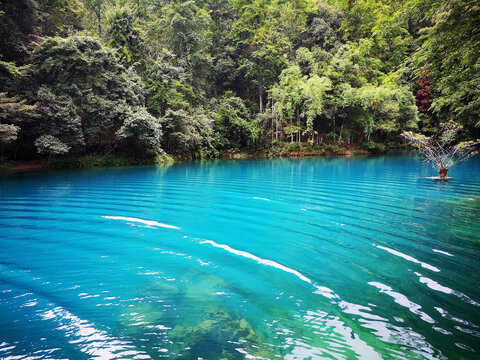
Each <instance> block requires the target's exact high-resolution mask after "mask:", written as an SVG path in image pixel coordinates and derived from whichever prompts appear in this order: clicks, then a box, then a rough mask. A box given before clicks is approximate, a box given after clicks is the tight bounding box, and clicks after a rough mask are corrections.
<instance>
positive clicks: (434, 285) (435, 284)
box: [415, 272, 480, 306]
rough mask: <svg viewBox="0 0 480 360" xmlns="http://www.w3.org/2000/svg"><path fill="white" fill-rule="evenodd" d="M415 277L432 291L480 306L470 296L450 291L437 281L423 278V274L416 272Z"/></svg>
mask: <svg viewBox="0 0 480 360" xmlns="http://www.w3.org/2000/svg"><path fill="white" fill-rule="evenodd" d="M415 275H417V276H418V280H419V281H420V283H422V284H425V285H427V286H428V287H429V288H430V289H432V290H435V291H440V292H443V293H444V294H451V295H455V296H456V297H458V298H459V299H462V300H463V301H465V302H466V303H468V304H471V305H475V306H480V304H479V303H478V302H476V301H475V300H473V299H471V298H470V297H469V296H468V295H465V294H464V293H462V292H460V291H457V290H453V289H450V288H449V287H446V286H443V285H441V284H439V283H438V282H436V281H435V280H432V279H429V278H427V277H425V276H422V274H420V273H418V272H415Z"/></svg>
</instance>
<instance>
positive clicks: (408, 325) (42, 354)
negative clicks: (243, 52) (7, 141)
mask: <svg viewBox="0 0 480 360" xmlns="http://www.w3.org/2000/svg"><path fill="white" fill-rule="evenodd" d="M428 175H434V174H433V172H432V171H431V170H430V169H428V168H427V167H426V166H425V164H422V163H421V162H420V160H419V159H417V158H415V157H413V156H411V155H408V154H406V155H405V154H397V155H393V156H382V157H370V158H351V159H302V160H297V159H292V160H285V159H282V160H240V161H206V162H197V163H179V164H174V165H173V166H171V167H168V168H161V167H160V168H156V167H138V168H121V169H95V170H86V171H55V172H44V173H34V174H17V175H11V176H6V177H3V178H0V229H1V230H0V231H1V233H0V234H1V235H0V358H7V359H8V358H12V359H20V358H29V359H34V358H35V359H36V358H39V359H40V358H56V359H58V358H68V359H87V358H92V357H97V358H105V359H107V358H122V359H125V358H136V359H149V358H169V359H175V358H177V357H181V358H183V359H200V358H202V359H241V358H252V357H258V358H267V359H275V358H280V359H306V358H309V359H320V358H322V359H323V358H334V359H337V358H338V359H341V358H348V359H353V358H364V359H380V358H385V359H389V358H391V359H393V358H395V359H397V358H398V359H403V358H408V359H410V358H428V359H436V358H439V359H441V358H452V359H457V358H465V359H475V358H477V359H478V358H479V356H480V328H479V326H480V304H479V302H480V288H479V284H480V282H479V280H480V272H479V268H480V264H479V257H480V244H479V240H480V201H479V200H480V160H479V159H478V158H477V159H472V160H470V161H469V162H467V163H464V164H461V165H459V166H458V167H456V168H454V169H453V170H452V171H451V175H452V176H453V177H454V179H453V180H451V181H449V182H447V183H441V182H437V181H433V180H430V179H425V178H421V177H424V176H428Z"/></svg>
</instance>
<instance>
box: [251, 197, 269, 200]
mask: <svg viewBox="0 0 480 360" xmlns="http://www.w3.org/2000/svg"><path fill="white" fill-rule="evenodd" d="M253 198H254V199H256V200H264V201H270V199H267V198H263V197H258V196H254V197H253Z"/></svg>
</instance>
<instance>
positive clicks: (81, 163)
mask: <svg viewBox="0 0 480 360" xmlns="http://www.w3.org/2000/svg"><path fill="white" fill-rule="evenodd" d="M269 150H271V149H265V150H262V151H250V152H249V151H238V152H234V151H225V152H221V153H219V154H218V155H217V156H211V157H205V158H193V157H181V156H177V157H173V156H171V155H165V156H160V157H158V158H154V159H149V160H146V159H136V158H129V157H124V156H120V155H107V156H104V155H85V156H80V157H75V156H72V157H68V158H64V159H53V160H47V159H34V160H17V161H6V162H3V163H0V175H6V174H17V173H29V172H41V171H46V170H60V169H88V168H108V167H119V166H139V165H169V164H172V163H175V162H188V161H195V160H215V159H219V160H240V159H267V158H278V159H281V158H287V159H288V158H291V159H299V158H308V157H329V156H338V157H345V158H349V157H355V156H370V155H377V154H382V153H386V152H387V151H388V150H385V151H370V150H365V149H356V148H350V149H340V150H339V151H325V150H323V151H302V149H300V150H291V151H274V152H269Z"/></svg>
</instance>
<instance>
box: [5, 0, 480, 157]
mask: <svg viewBox="0 0 480 360" xmlns="http://www.w3.org/2000/svg"><path fill="white" fill-rule="evenodd" d="M479 20H480V6H479V5H478V4H477V2H475V1H473V0H450V1H441V0H426V1H420V0H393V1H388V2H387V1H380V0H320V1H314V0H294V1H283V0H249V1H247V0H186V1H181V0H170V1H161V2H160V1H155V0H75V1H66V0H48V1H47V0H2V2H1V3H0V85H1V88H0V91H1V93H0V150H1V154H0V156H2V157H8V158H17V157H18V158H34V157H52V156H53V157H55V156H56V157H59V156H61V155H65V154H68V155H69V156H79V155H86V154H97V155H108V154H111V153H116V154H124V155H129V156H131V155H134V156H136V157H138V158H143V159H147V158H152V157H155V156H158V155H161V154H164V153H165V152H167V153H169V154H172V155H174V156H179V157H182V158H200V157H209V156H217V155H219V154H221V153H224V152H231V151H244V150H251V151H258V150H260V149H266V148H271V147H272V146H277V145H278V144H281V143H282V142H290V143H297V144H300V143H302V144H307V143H308V146H309V147H310V148H311V147H312V146H313V147H318V148H321V147H322V146H330V147H336V148H339V147H351V148H353V147H359V146H363V147H364V148H370V149H371V148H379V147H380V148H384V147H385V145H387V146H397V145H399V144H400V143H401V142H402V137H401V136H400V134H402V133H403V132H405V131H417V132H418V131H420V132H424V133H425V135H427V136H429V135H432V134H434V133H435V132H436V131H437V130H438V129H439V128H440V127H441V125H442V124H443V123H446V122H448V121H454V122H456V123H457V124H461V125H462V127H461V128H462V130H461V132H460V135H461V137H462V138H463V140H470V139H472V138H476V137H478V135H479V128H480V121H479V116H480V100H479V98H480V93H479V90H478V89H479V88H480V75H479V74H480V62H479V53H480V51H479V50H480V49H479V42H480V30H479V29H480V28H479V26H478V24H479Z"/></svg>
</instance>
